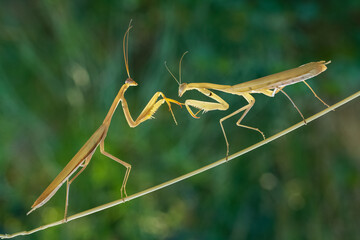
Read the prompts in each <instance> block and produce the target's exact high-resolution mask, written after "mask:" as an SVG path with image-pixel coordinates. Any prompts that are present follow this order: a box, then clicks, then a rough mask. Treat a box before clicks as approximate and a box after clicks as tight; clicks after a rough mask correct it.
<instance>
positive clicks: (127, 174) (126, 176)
mask: <svg viewBox="0 0 360 240" xmlns="http://www.w3.org/2000/svg"><path fill="white" fill-rule="evenodd" d="M100 152H101V154H103V155H104V156H107V157H108V158H111V159H112V160H114V161H115V162H118V163H120V164H121V165H123V166H124V167H126V172H125V176H124V180H123V183H122V185H121V189H120V192H121V198H123V192H124V194H125V197H127V194H126V188H125V187H126V182H127V180H128V177H129V174H130V171H131V165H130V164H129V163H127V162H124V161H122V160H120V159H118V158H117V157H114V156H113V155H111V154H110V153H108V152H106V151H105V147H104V140H102V141H101V142H100Z"/></svg>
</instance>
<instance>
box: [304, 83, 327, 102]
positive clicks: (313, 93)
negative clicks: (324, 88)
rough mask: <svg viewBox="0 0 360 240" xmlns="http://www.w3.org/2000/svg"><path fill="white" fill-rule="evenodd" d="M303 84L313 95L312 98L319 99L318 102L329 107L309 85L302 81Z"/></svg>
mask: <svg viewBox="0 0 360 240" xmlns="http://www.w3.org/2000/svg"><path fill="white" fill-rule="evenodd" d="M303 82H304V83H305V85H306V86H307V87H308V88H309V89H310V90H311V92H312V93H313V94H314V96H315V97H316V98H317V99H319V101H320V102H322V103H323V104H324V105H325V106H327V107H330V106H329V105H328V104H326V103H325V102H324V101H323V100H322V99H321V98H320V97H319V96H318V95H317V94H316V93H315V91H314V90H313V89H312V88H311V87H310V85H309V84H308V83H307V82H305V81H303Z"/></svg>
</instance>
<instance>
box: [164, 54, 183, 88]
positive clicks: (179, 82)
mask: <svg viewBox="0 0 360 240" xmlns="http://www.w3.org/2000/svg"><path fill="white" fill-rule="evenodd" d="M188 52H189V51H186V52H184V53H183V55H182V56H181V58H180V62H179V80H180V81H178V80H177V78H176V77H175V76H174V74H172V72H171V71H170V69H169V68H168V66H167V64H166V61H165V62H164V64H165V67H166V69H167V70H168V72H169V73H170V74H171V76H172V77H173V78H174V79H175V81H176V82H177V83H178V84H179V86H180V85H181V62H182V60H183V58H184V56H185V54H187V53H188Z"/></svg>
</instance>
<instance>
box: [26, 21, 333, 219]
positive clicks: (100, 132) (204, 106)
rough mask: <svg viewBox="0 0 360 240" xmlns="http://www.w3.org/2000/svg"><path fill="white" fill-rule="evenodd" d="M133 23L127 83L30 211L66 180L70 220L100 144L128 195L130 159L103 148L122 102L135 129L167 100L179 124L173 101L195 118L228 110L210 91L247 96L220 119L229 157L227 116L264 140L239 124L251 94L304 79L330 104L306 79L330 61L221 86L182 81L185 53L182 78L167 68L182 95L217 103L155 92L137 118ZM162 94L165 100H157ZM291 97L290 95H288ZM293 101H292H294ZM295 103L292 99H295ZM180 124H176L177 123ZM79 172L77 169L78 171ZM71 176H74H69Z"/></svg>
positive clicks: (271, 92)
mask: <svg viewBox="0 0 360 240" xmlns="http://www.w3.org/2000/svg"><path fill="white" fill-rule="evenodd" d="M131 27H132V26H131V23H130V25H129V28H128V29H127V31H126V32H125V35H124V38H123V52H124V61H125V67H126V72H127V75H128V78H127V79H126V81H125V84H124V85H123V86H122V87H121V88H120V90H119V92H118V94H117V95H116V97H115V99H114V101H113V103H112V105H111V107H110V110H109V112H108V114H107V115H106V117H105V119H104V121H103V123H102V124H101V125H100V127H99V128H98V129H97V130H96V131H95V133H94V134H93V135H92V136H91V137H90V138H89V140H88V141H87V142H86V143H85V144H84V145H83V146H82V148H81V149H80V150H79V151H78V152H77V153H76V154H75V156H74V157H73V158H72V159H71V160H70V162H69V163H68V164H67V165H66V166H65V168H64V169H63V170H62V171H61V172H60V173H59V174H58V176H57V177H56V178H55V179H54V180H53V181H52V182H51V183H50V185H49V186H48V187H47V188H46V189H45V190H44V192H43V193H42V194H41V195H40V196H39V197H38V199H36V201H35V202H34V204H33V205H32V206H31V210H30V211H29V212H28V213H27V214H30V213H31V212H33V211H34V210H36V209H38V208H39V207H41V206H43V205H44V204H45V203H46V202H47V201H49V200H50V199H51V198H52V196H53V195H54V194H55V193H56V192H57V191H58V189H59V188H60V187H61V186H62V185H63V184H64V183H65V182H66V202H65V213H64V221H66V220H67V209H68V202H69V188H70V184H71V183H72V182H73V181H74V180H75V178H76V177H77V176H79V175H80V173H82V172H83V171H84V170H85V168H86V166H87V165H88V164H89V162H90V160H91V158H92V156H93V154H94V152H95V150H96V149H97V148H98V147H100V152H101V154H103V155H105V156H107V157H109V158H111V159H113V160H114V161H116V162H118V163H120V164H121V165H123V166H124V167H125V168H126V172H125V176H124V179H123V183H122V186H121V189H120V192H121V197H122V198H123V195H125V196H127V194H126V183H127V180H128V177H129V174H130V170H131V165H130V164H129V163H127V162H124V161H122V160H120V159H118V158H117V157H114V156H113V155H111V154H110V153H108V152H106V151H105V147H104V140H105V138H106V136H107V132H108V129H109V126H110V123H111V119H112V117H113V114H114V112H115V110H116V108H117V106H118V105H119V103H120V102H121V105H122V109H123V111H124V115H125V118H126V120H127V122H128V124H129V126H130V127H132V128H134V127H136V126H138V125H139V124H140V123H142V122H145V121H146V120H149V119H151V118H153V115H154V114H155V112H156V111H157V110H158V109H159V108H160V106H161V105H163V104H164V103H166V104H167V105H168V106H169V110H170V112H171V114H172V116H173V119H174V121H175V123H176V119H175V116H174V114H173V112H172V109H171V103H175V104H177V105H179V106H182V105H185V107H186V109H187V110H188V112H189V113H190V115H191V116H192V117H194V118H198V117H197V114H198V113H199V112H200V111H201V110H203V111H204V112H207V111H212V110H222V111H225V110H227V109H228V108H229V104H228V103H227V102H225V101H224V100H223V99H222V98H220V97H219V96H218V95H216V94H215V93H213V92H212V91H210V90H209V89H211V90H217V91H221V92H225V93H230V94H235V95H239V96H242V97H244V98H245V100H246V101H247V102H248V104H247V105H246V106H243V107H241V108H240V109H238V110H236V111H235V112H233V113H231V114H229V115H227V116H225V117H223V118H221V119H220V121H219V122H220V126H221V129H222V132H223V134H224V138H225V142H226V148H227V150H226V158H227V157H228V154H229V143H228V140H227V137H226V133H225V130H224V127H223V124H222V122H223V121H225V120H226V119H228V118H230V117H232V116H234V115H236V114H238V113H240V112H244V113H243V114H242V115H241V117H240V119H239V120H238V121H237V123H236V124H237V125H238V126H240V127H244V128H248V129H252V130H255V131H258V132H259V133H261V135H262V137H263V138H264V139H265V136H264V134H263V133H262V132H261V131H260V130H259V129H257V128H254V127H249V126H246V125H242V124H240V123H241V121H242V120H243V119H244V117H245V115H246V114H247V113H248V112H249V110H250V109H251V108H252V106H253V105H254V103H255V99H254V97H253V96H252V95H251V94H252V93H262V94H264V95H266V96H269V97H274V96H275V94H277V93H278V92H280V91H281V92H283V93H284V94H285V95H286V96H287V97H288V98H289V96H288V95H287V94H286V93H285V92H284V91H283V88H284V87H286V86H288V85H291V84H295V83H298V82H304V83H305V84H306V85H307V86H308V87H309V88H310V90H311V91H312V93H313V94H314V95H315V97H317V98H318V99H319V100H320V101H321V102H322V103H324V104H325V105H326V106H328V105H327V104H326V103H325V102H324V101H322V100H321V99H320V98H319V97H318V96H317V95H316V93H315V92H314V91H313V90H312V89H311V87H310V86H309V85H308V84H307V83H306V82H305V80H306V79H309V78H312V77H315V76H316V75H318V74H320V73H322V72H323V71H325V70H326V65H327V64H328V63H330V61H329V62H325V61H319V62H310V63H307V64H304V65H302V66H300V67H297V68H294V69H290V70H286V71H283V72H280V73H276V74H272V75H269V76H266V77H262V78H258V79H255V80H252V81H248V82H244V83H240V84H237V85H233V86H229V85H220V84H213V83H189V84H187V83H181V61H182V59H183V57H184V55H185V54H186V52H185V53H184V54H183V56H182V57H181V59H180V62H179V80H180V82H179V81H177V79H176V78H175V76H174V75H173V74H172V73H171V72H170V70H169V69H168V67H167V66H166V64H165V66H166V68H167V70H168V71H169V72H170V74H171V75H172V76H173V77H174V79H175V80H176V81H177V82H178V84H179V97H181V96H182V95H183V94H184V93H185V92H186V91H189V90H198V91H199V92H200V93H202V94H204V95H205V96H208V97H210V98H212V99H214V100H215V101H216V102H205V101H198V100H192V99H188V100H186V101H185V103H180V102H178V101H176V100H173V99H170V98H167V97H165V95H164V94H163V93H162V92H157V93H155V94H154V96H153V97H152V98H151V99H150V101H149V102H148V104H147V105H146V106H145V108H144V109H143V111H142V112H141V113H140V115H139V116H138V118H137V119H136V120H135V121H134V120H133V118H132V117H131V114H130V112H129V108H128V104H127V101H126V99H125V96H124V95H125V92H126V91H127V89H128V88H129V87H132V86H137V85H138V84H137V83H136V82H135V81H134V80H133V79H132V78H131V77H130V73H129V65H128V38H129V31H130V29H131ZM160 97H162V99H160V100H158V99H159V98H160ZM289 99H290V98H289ZM290 101H291V99H290ZM291 102H292V101H291ZM292 103H293V102H292ZM293 105H294V107H295V108H296V109H297V111H298V112H299V113H300V115H301V117H302V118H303V120H304V121H305V119H304V117H303V115H302V114H301V112H300V111H299V109H298V108H297V107H296V105H295V104H294V103H293ZM190 107H194V108H197V109H199V111H198V112H197V113H195V114H194V113H193V111H192V110H191V108H190ZM176 124H177V123H176ZM78 170H79V171H78ZM77 171H78V172H77ZM75 172H77V173H76V174H75V176H73V177H72V178H71V176H72V175H73V174H74V173H75ZM70 178H71V179H70Z"/></svg>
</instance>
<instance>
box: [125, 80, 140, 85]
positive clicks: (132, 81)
mask: <svg viewBox="0 0 360 240" xmlns="http://www.w3.org/2000/svg"><path fill="white" fill-rule="evenodd" d="M125 84H128V85H129V86H137V85H138V84H137V82H135V81H134V80H133V79H132V78H128V79H126V81H125Z"/></svg>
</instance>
